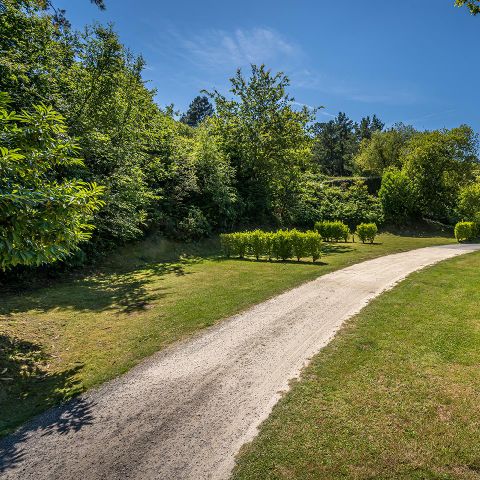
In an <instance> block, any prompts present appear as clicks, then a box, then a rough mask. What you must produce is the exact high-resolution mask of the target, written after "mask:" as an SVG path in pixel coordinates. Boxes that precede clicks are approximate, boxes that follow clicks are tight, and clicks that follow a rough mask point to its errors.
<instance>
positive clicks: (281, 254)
mask: <svg viewBox="0 0 480 480" xmlns="http://www.w3.org/2000/svg"><path fill="white" fill-rule="evenodd" d="M273 254H274V255H275V257H276V258H281V259H282V260H287V259H288V258H291V256H292V238H291V233H290V232H289V231H288V230H278V231H277V232H275V233H274V235H273Z"/></svg>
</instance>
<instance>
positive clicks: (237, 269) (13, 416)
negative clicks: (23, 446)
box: [0, 234, 453, 435]
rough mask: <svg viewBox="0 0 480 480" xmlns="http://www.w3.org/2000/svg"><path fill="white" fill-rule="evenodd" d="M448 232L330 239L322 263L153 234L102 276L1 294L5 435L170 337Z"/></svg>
mask: <svg viewBox="0 0 480 480" xmlns="http://www.w3.org/2000/svg"><path fill="white" fill-rule="evenodd" d="M451 241H453V240H451V239H449V238H445V237H435V236H425V237H409V236H400V235H391V234H384V235H381V236H380V237H379V238H378V241H377V243H376V244H374V245H362V244H359V243H347V244H335V245H330V246H327V251H326V255H325V256H324V257H322V259H321V260H320V261H319V262H317V263H315V264H313V263H312V262H311V261H305V262H300V263H297V262H271V263H270V262H267V261H260V262H256V261H249V260H243V261H242V260H235V259H230V260H227V259H225V258H221V257H219V256H218V253H219V246H218V241H206V242H204V243H201V244H196V245H181V244H173V243H169V242H166V241H165V240H162V239H155V238H151V239H149V240H145V241H143V242H140V243H137V244H134V245H130V246H128V247H126V248H124V249H123V250H121V251H119V252H118V253H116V254H115V255H113V256H112V257H111V258H110V259H109V260H108V262H105V264H104V265H103V266H102V267H101V268H99V269H98V270H97V271H96V272H95V273H94V274H90V275H84V274H83V275H79V274H77V276H76V277H74V276H72V277H71V278H66V279H63V280H61V281H59V280H56V281H54V282H53V283H52V284H51V285H47V286H44V287H42V288H36V289H30V290H29V291H22V292H17V293H10V294H5V293H4V294H1V297H0V435H1V434H5V433H8V432H9V431H11V430H12V428H14V427H16V426H18V425H19V424H20V423H22V422H23V421H25V420H27V419H28V418H30V417H31V416H33V415H34V414H36V413H39V412H41V411H43V410H45V409H46V408H48V407H49V406H51V405H54V404H55V403H58V402H59V401H62V400H65V399H68V398H70V397H71V396H72V395H75V394H77V393H79V392H81V391H83V390H85V389H86V388H89V387H92V386H93V385H97V384H99V383H101V382H104V381H106V380H108V379H111V378H112V377H115V376H116V375H119V374H121V373H123V372H125V371H127V370H128V369H129V368H131V367H132V366H133V365H135V364H136V363H138V362H139V361H140V360H141V359H142V358H144V357H146V356H148V355H150V354H152V353H154V352H156V351H158V350H159V349H161V348H162V347H164V346H166V345H167V344H169V343H171V342H173V341H175V340H178V339H181V338H184V337H186V336H188V335H190V334H192V333H194V332H195V331H197V330H199V329H201V328H204V327H207V326H209V325H212V324H214V323H215V322H217V321H218V320H220V319H222V318H225V317H228V316H230V315H232V314H235V313H237V312H239V311H241V310H243V309H245V308H247V307H249V306H251V305H253V304H255V303H258V302H261V301H263V300H266V299H267V298H269V297H271V296H273V295H275V294H278V293H280V292H282V291H284V290H286V289H289V288H291V287H294V286H296V285H299V284H301V283H302V282H305V281H307V280H311V279H313V278H315V277H317V276H319V275H322V274H325V273H328V272H331V271H332V270H336V269H339V268H342V267H344V266H347V265H350V264H352V263H355V262H360V261H362V260H366V259H368V258H373V257H377V256H380V255H385V254H388V253H392V252H399V251H403V250H409V249H413V248H419V247H424V246H428V245H438V244H444V243H449V242H451Z"/></svg>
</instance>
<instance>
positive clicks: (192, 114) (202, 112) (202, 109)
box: [180, 95, 213, 127]
mask: <svg viewBox="0 0 480 480" xmlns="http://www.w3.org/2000/svg"><path fill="white" fill-rule="evenodd" d="M212 115H213V107H212V104H211V103H210V101H209V100H208V98H207V97H206V96H203V97H201V96H200V95H198V96H197V97H195V98H194V99H193V101H192V103H191V104H190V106H189V107H188V110H187V112H186V113H184V114H183V115H182V117H181V118H180V121H181V122H183V123H186V124H187V125H190V126H191V127H196V126H197V125H199V124H200V123H202V122H203V121H204V120H205V119H206V118H207V117H211V116H212Z"/></svg>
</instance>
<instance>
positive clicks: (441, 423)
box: [233, 253, 480, 480]
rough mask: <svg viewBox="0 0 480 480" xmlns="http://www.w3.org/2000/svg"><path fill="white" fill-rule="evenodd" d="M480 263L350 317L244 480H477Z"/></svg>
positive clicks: (451, 270) (254, 454)
mask: <svg viewBox="0 0 480 480" xmlns="http://www.w3.org/2000/svg"><path fill="white" fill-rule="evenodd" d="M479 285H480V254H479V253H474V254H469V255H465V256H463V257H458V258H456V259H452V260H448V261H445V262H442V263H440V264H439V265H436V266H434V267H430V268H428V269H427V270H424V271H421V272H418V273H415V274H413V275H411V276H410V277H409V278H408V279H407V280H405V281H404V282H402V283H401V284H400V285H399V286H397V287H396V288H395V289H394V290H392V291H390V292H388V293H386V294H384V295H382V296H381V297H379V298H378V299H376V300H374V301H373V302H372V303H371V304H370V305H369V306H367V307H366V308H365V309H364V310H363V311H362V312H361V313H360V314H358V315H357V316H356V317H355V318H353V319H352V320H351V321H350V322H349V323H348V324H347V326H346V327H345V328H343V329H342V330H341V331H340V333H339V334H337V336H336V337H335V339H334V340H333V342H332V343H331V344H330V345H329V346H327V347H326V348H325V349H323V350H322V351H321V352H320V353H319V354H318V355H317V356H316V357H315V358H314V360H313V362H312V363H311V364H310V366H309V367H307V368H306V369H305V370H304V372H303V375H302V377H301V379H300V380H299V381H298V382H295V383H294V385H293V387H292V390H291V391H290V392H289V393H288V394H287V395H286V396H285V397H284V398H283V399H282V400H281V401H280V403H279V404H278V405H277V407H275V408H274V411H273V413H272V415H271V416H270V417H269V419H268V420H267V421H266V422H265V423H264V424H263V426H262V428H261V431H260V435H259V436H258V437H257V438H256V439H255V440H254V441H253V443H252V444H250V445H248V446H247V447H245V448H244V450H243V452H242V455H241V456H240V458H239V459H238V465H237V468H236V470H235V473H234V475H233V478H234V479H235V480H240V479H252V478H255V479H315V480H318V479H432V480H433V479H444V480H447V479H478V478H480V410H479V405H480V369H479V363H480V289H479Z"/></svg>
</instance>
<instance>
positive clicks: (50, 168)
mask: <svg viewBox="0 0 480 480" xmlns="http://www.w3.org/2000/svg"><path fill="white" fill-rule="evenodd" d="M8 102H9V98H8V96H7V95H6V94H0V142H1V143H0V268H2V269H3V270H5V269H8V268H10V267H13V266H16V265H40V264H43V263H52V262H55V261H57V260H60V259H64V258H65V257H66V256H68V255H69V254H70V253H71V252H72V251H74V250H75V249H77V248H78V247H77V246H78V244H79V243H80V242H83V241H86V240H88V239H89V238H90V236H91V234H92V230H93V228H94V227H93V225H92V222H91V220H92V216H93V214H94V212H95V211H97V210H98V209H99V208H100V207H101V205H102V204H103V202H102V201H101V200H100V196H101V195H102V193H103V188H102V187H100V186H98V185H96V184H95V183H86V182H83V181H81V180H77V179H75V178H73V177H72V176H71V175H70V174H69V173H68V172H69V171H70V170H72V169H73V170H76V169H79V168H81V167H83V163H82V162H81V160H79V159H78V158H75V157H74V155H76V154H77V153H78V146H77V145H76V143H75V142H74V141H73V140H72V139H70V138H69V137H68V136H67V134H66V127H65V124H64V119H63V117H62V116H61V115H60V114H59V113H57V112H55V111H54V110H53V109H52V108H50V107H46V106H44V105H37V106H35V107H34V108H33V110H32V111H31V112H27V111H23V112H22V113H20V114H16V113H15V112H12V111H9V110H8Z"/></svg>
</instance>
